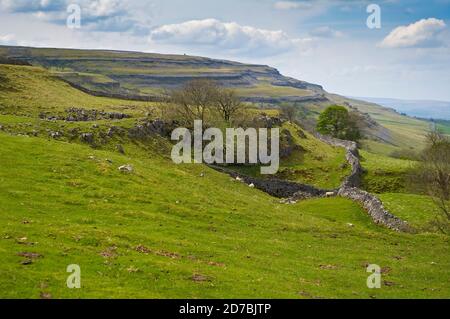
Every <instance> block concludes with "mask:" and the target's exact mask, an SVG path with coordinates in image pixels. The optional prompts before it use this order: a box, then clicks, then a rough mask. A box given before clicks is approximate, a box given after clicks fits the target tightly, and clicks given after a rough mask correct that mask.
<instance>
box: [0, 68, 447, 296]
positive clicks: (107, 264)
mask: <svg viewBox="0 0 450 319" xmlns="http://www.w3.org/2000/svg"><path fill="white" fill-rule="evenodd" d="M0 77H2V78H6V80H5V81H2V82H1V87H0V113H1V115H0V126H1V129H0V145H1V146H2V147H1V148H0V203H2V205H0V258H1V259H2V263H1V264H0V297H2V298H6V297H9V298H18V297H22V298H23V297H27V298H40V297H52V298H87V297H103V298H114V297H122V298H131V297H137V298H151V297H154V298H163V297H164V298H232V297H233V298H256V297H259V298H266V297H267V298H269V297H273V298H324V297H329V298H338V297H342V298H393V297H404V298H407V297H416V298H446V297H448V296H449V295H450V287H449V286H448V284H447V283H448V281H449V273H448V267H449V265H450V254H449V238H448V236H443V235H439V234H436V233H433V232H427V231H426V230H420V231H419V233H418V234H414V235H413V234H400V233H395V232H392V231H390V230H388V229H385V228H382V227H379V226H376V225H374V224H373V222H372V221H371V220H370V218H369V217H368V216H367V215H366V213H365V212H364V211H363V210H362V209H361V208H360V207H359V206H358V205H357V204H355V203H353V202H351V201H349V200H345V199H342V198H329V199H315V200H307V201H302V202H299V203H297V204H295V205H288V204H281V203H280V201H279V199H275V198H273V197H270V196H269V195H267V194H265V193H262V192H260V191H258V190H256V189H253V188H250V187H248V185H245V184H243V183H240V182H237V181H235V180H233V179H231V178H230V177H228V176H227V175H224V174H220V173H218V172H216V171H213V170H210V169H209V168H207V167H205V166H203V165H181V166H177V165H175V164H173V163H172V162H171V160H170V159H168V154H169V153H170V144H168V142H167V141H166V140H164V139H162V138H160V137H156V136H155V137H153V138H152V139H147V140H144V141H137V140H133V139H130V138H129V137H128V136H126V135H124V136H120V135H119V136H114V137H112V138H109V139H105V142H104V143H100V144H99V145H97V146H96V148H93V147H91V146H89V145H86V144H83V143H82V142H81V141H80V140H78V139H75V140H71V139H70V136H69V135H68V134H67V133H68V132H70V131H71V130H73V129H79V130H80V131H81V132H92V133H94V136H95V138H96V140H97V139H98V140H100V135H101V132H104V131H106V130H107V129H109V128H111V127H112V126H116V127H123V128H129V127H132V126H134V125H136V124H137V122H138V121H139V119H140V118H141V117H143V116H147V113H149V112H150V113H152V112H153V113H158V109H157V106H156V105H153V104H151V103H142V102H130V101H124V100H116V99H105V98H97V97H92V96H89V95H86V94H84V93H81V92H79V91H77V90H75V89H73V88H72V87H70V86H68V85H67V84H65V83H64V82H62V81H60V80H58V79H57V78H55V77H54V76H52V75H51V74H49V73H48V71H45V70H43V69H40V68H34V67H19V66H0ZM72 106H78V107H84V108H87V109H90V108H94V109H105V110H109V111H119V112H126V113H129V114H130V115H132V116H133V117H132V118H128V119H124V120H99V121H92V122H73V123H72V122H64V121H57V120H53V121H49V120H42V119H39V118H38V114H39V113H40V112H43V111H44V112H47V111H48V112H52V113H55V112H56V113H58V112H63V111H64V110H65V109H66V108H67V107H72ZM284 128H285V129H288V130H290V131H291V134H292V136H293V137H294V139H295V141H296V143H298V144H299V145H301V146H302V148H303V149H304V152H303V155H302V156H303V157H300V156H297V155H299V154H297V155H296V154H294V155H293V157H291V158H289V161H286V162H284V163H283V168H284V169H288V168H293V169H294V170H297V171H300V172H307V173H308V174H303V173H302V174H300V175H299V176H296V177H295V178H297V177H298V180H302V181H304V177H305V176H311V179H310V181H311V182H312V183H316V184H319V185H322V186H327V185H334V184H336V183H338V182H339V181H340V179H341V176H345V174H346V169H348V168H342V169H341V170H340V171H336V167H339V165H342V163H343V160H344V158H343V152H342V150H340V149H334V148H331V147H329V146H328V145H326V144H323V143H321V142H319V141H317V140H316V139H314V137H313V136H311V135H309V134H306V138H305V137H301V136H300V135H301V134H299V133H300V132H299V131H298V130H299V129H298V128H297V127H295V126H285V127H284ZM54 131H59V132H63V133H64V135H63V136H62V137H61V138H59V139H57V140H55V139H53V138H50V136H49V133H50V132H54ZM25 134H26V135H25ZM34 134H35V135H37V137H33V136H32V135H34ZM118 143H120V144H122V145H123V148H124V149H125V154H120V153H119V152H117V151H116V150H115V146H116V144H118ZM305 151H306V152H305ZM363 156H364V159H365V163H364V165H367V167H368V168H369V171H370V172H371V171H372V170H373V169H374V168H376V167H377V165H378V164H379V163H381V160H380V158H377V157H373V155H372V154H371V153H364V154H363ZM124 164H131V165H132V166H133V168H134V169H133V172H131V173H123V172H120V171H119V169H118V167H119V166H121V165H124ZM403 164H404V163H403V162H397V161H394V162H390V160H389V161H387V162H386V164H385V167H386V170H387V169H389V167H394V168H395V169H397V168H398V167H403ZM294 176H295V175H294ZM380 178H381V177H380ZM382 196H383V199H386V200H387V204H388V205H390V206H389V207H390V209H392V210H393V212H394V213H396V214H397V212H398V213H399V215H400V216H401V217H402V218H404V219H406V220H407V221H409V222H410V223H411V224H412V225H414V226H418V227H420V226H422V225H423V223H424V222H427V221H428V220H429V212H430V206H429V205H427V204H426V203H425V201H422V203H423V205H422V206H419V205H416V204H415V203H417V202H418V201H421V200H422V198H421V197H407V196H409V195H408V194H404V197H403V198H404V199H406V201H403V200H402V197H399V196H397V195H392V194H383V195H382ZM372 263H373V264H378V265H380V266H381V267H383V277H382V278H383V286H382V288H381V289H378V290H371V289H368V288H367V287H366V279H367V276H368V275H369V274H368V273H367V272H366V266H367V264H372ZM69 264H78V265H80V267H81V280H82V289H79V290H70V289H68V288H66V279H67V276H68V273H66V267H67V266H68V265H69Z"/></svg>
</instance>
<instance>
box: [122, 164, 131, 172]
mask: <svg viewBox="0 0 450 319" xmlns="http://www.w3.org/2000/svg"><path fill="white" fill-rule="evenodd" d="M119 171H121V172H123V173H132V172H133V166H132V165H130V164H127V165H122V166H120V167H119Z"/></svg>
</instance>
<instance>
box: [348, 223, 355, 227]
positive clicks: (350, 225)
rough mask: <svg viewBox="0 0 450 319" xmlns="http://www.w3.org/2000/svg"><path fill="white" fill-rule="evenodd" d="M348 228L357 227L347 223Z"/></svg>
mask: <svg viewBox="0 0 450 319" xmlns="http://www.w3.org/2000/svg"><path fill="white" fill-rule="evenodd" d="M347 226H348V227H355V225H353V224H352V223H347Z"/></svg>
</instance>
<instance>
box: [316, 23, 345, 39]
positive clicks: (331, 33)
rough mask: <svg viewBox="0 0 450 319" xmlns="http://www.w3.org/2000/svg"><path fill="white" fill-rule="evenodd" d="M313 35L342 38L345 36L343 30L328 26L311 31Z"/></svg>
mask: <svg viewBox="0 0 450 319" xmlns="http://www.w3.org/2000/svg"><path fill="white" fill-rule="evenodd" d="M309 34H310V35H311V36H312V37H317V38H340V37H342V36H343V33H342V32H341V31H337V30H334V29H332V28H330V27H328V26H323V27H318V28H315V29H313V30H311V31H310V32H309Z"/></svg>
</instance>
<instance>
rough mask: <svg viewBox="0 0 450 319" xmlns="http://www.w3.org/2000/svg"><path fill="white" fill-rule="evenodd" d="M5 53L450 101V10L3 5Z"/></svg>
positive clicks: (302, 4)
mask: <svg viewBox="0 0 450 319" xmlns="http://www.w3.org/2000/svg"><path fill="white" fill-rule="evenodd" d="M372 3H373V4H377V5H378V6H379V7H380V9H381V28H380V29H369V28H368V27H367V25H366V20H367V17H368V16H369V13H367V12H366V8H367V6H368V5H369V4H372ZM69 4H79V5H80V8H81V28H79V29H70V28H68V27H67V25H66V19H67V16H68V13H67V11H66V9H67V7H68V5H69ZM0 44H7V45H25V46H41V47H46V46H51V47H70V48H99V49H120V50H138V51H145V52H160V53H177V54H183V53H186V54H194V55H202V56H208V57H213V58H222V59H232V60H237V61H242V62H250V63H262V64H269V65H271V66H274V67H276V68H278V69H279V70H280V71H281V72H282V73H283V74H285V75H289V76H293V77H295V78H298V79H301V80H306V81H310V82H313V83H318V84H321V85H323V86H324V87H325V89H326V90H328V91H330V92H333V93H338V94H343V95H350V96H371V97H390V98H402V99H435V100H448V101H450V89H449V87H450V85H449V83H450V0H430V1H418V0H409V1H408V0H380V1H364V0H347V1H344V0H336V1H326V0H292V1H277V0H259V1H257V0H240V1H237V0H227V1H217V0H190V1H185V0H153V1H152V0H150V1H143V0H130V1H119V0H0Z"/></svg>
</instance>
